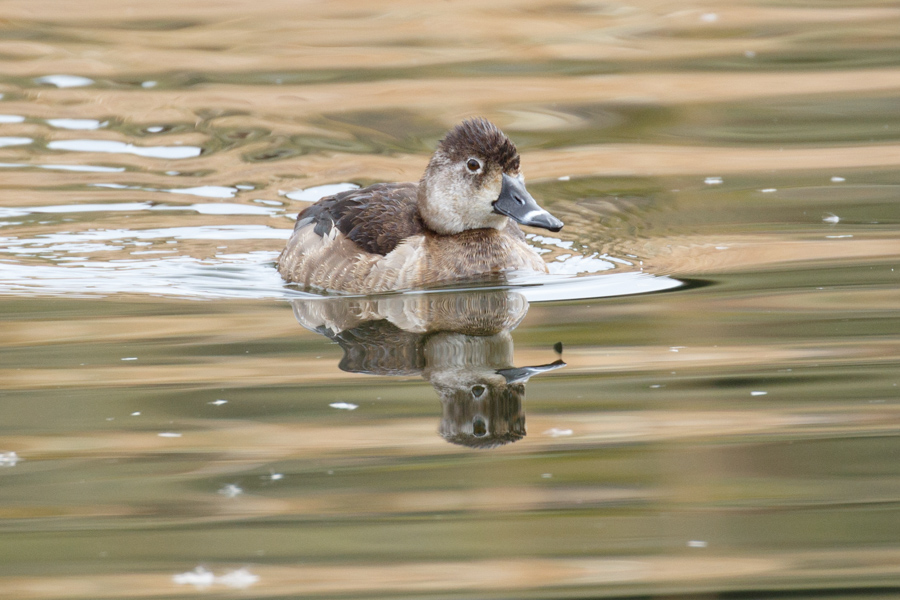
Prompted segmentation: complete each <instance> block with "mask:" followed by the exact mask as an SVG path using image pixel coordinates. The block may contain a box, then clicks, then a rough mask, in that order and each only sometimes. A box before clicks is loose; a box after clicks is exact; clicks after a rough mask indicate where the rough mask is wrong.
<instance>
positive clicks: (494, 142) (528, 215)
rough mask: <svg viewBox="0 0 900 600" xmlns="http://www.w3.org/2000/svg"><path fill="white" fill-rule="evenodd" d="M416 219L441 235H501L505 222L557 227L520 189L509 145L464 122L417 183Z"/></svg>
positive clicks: (478, 122)
mask: <svg viewBox="0 0 900 600" xmlns="http://www.w3.org/2000/svg"><path fill="white" fill-rule="evenodd" d="M418 204H419V214H420V215H421V216H422V219H423V221H424V222H425V224H426V225H427V226H428V228H429V229H431V230H432V231H435V232H437V233H440V234H444V235H451V234H458V233H461V232H463V231H466V230H469V229H482V228H494V229H503V228H504V227H505V226H506V224H507V217H511V218H512V219H514V220H516V221H518V222H519V223H522V224H524V225H530V226H533V227H543V228H545V229H549V230H551V231H559V230H560V229H561V228H562V226H563V224H562V221H560V220H559V219H557V218H556V217H554V216H553V215H551V214H550V213H548V212H547V211H546V210H544V209H543V208H541V207H540V206H538V205H537V203H536V202H535V200H534V198H532V197H531V194H529V193H528V191H527V190H526V189H525V183H524V180H523V179H522V175H521V173H520V171H519V153H518V151H517V150H516V147H515V145H514V144H513V143H512V142H511V141H510V139H509V138H508V137H506V135H505V134H504V133H503V132H502V131H500V130H499V129H498V128H497V127H496V126H495V125H494V124H493V123H491V122H490V121H487V120H485V119H469V120H468V121H464V122H463V123H461V124H459V125H457V126H456V127H454V128H453V129H452V130H450V132H449V133H448V134H447V135H446V136H445V137H444V139H443V140H441V143H440V144H439V145H438V147H437V149H436V150H435V152H434V155H433V156H432V157H431V161H430V162H429V163H428V168H427V169H426V170H425V174H424V176H423V177H422V181H421V182H420V183H419V193H418Z"/></svg>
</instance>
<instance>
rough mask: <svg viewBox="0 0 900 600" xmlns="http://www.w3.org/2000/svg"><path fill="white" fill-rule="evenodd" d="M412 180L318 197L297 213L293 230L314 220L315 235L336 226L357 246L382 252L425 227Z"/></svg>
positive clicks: (326, 232)
mask: <svg viewBox="0 0 900 600" xmlns="http://www.w3.org/2000/svg"><path fill="white" fill-rule="evenodd" d="M417 193H418V186H417V185H416V184H414V183H377V184H375V185H370V186H369V187H367V188H363V189H361V190H350V191H347V192H341V193H340V194H335V195H334V196H328V197H326V198H322V199H321V200H319V201H318V202H316V203H315V204H313V205H312V206H308V207H307V208H306V209H305V210H303V212H301V213H300V214H299V215H298V216H297V223H296V225H294V230H297V229H299V228H301V227H304V226H306V225H308V224H309V223H315V229H314V231H315V232H316V234H317V235H319V236H325V235H328V234H329V232H331V230H332V228H334V227H337V228H338V230H339V231H340V232H341V233H343V234H344V235H345V236H347V237H348V238H350V239H351V240H353V242H354V243H356V244H357V245H358V246H359V247H360V248H362V249H363V250H365V251H366V252H371V253H372V254H381V255H386V254H387V253H388V252H390V251H391V250H393V249H394V248H396V247H397V244H399V243H400V242H402V241H403V240H404V239H406V238H408V237H411V236H414V235H418V234H420V233H422V231H423V230H424V229H425V226H424V224H423V223H422V219H421V218H420V217H419V209H418V207H417V205H416V194H417Z"/></svg>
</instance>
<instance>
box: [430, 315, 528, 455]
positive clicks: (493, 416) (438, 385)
mask: <svg viewBox="0 0 900 600" xmlns="http://www.w3.org/2000/svg"><path fill="white" fill-rule="evenodd" d="M424 354H425V356H426V357H427V361H426V366H425V368H424V369H423V372H422V376H423V377H424V378H425V379H427V380H428V382H429V383H431V385H432V386H434V389H435V390H436V391H437V393H438V395H439V396H440V398H441V405H442V407H443V416H442V418H441V425H440V433H441V436H442V437H443V438H444V439H446V440H447V441H449V442H452V443H454V444H460V445H464V446H470V447H473V448H490V447H493V446H499V445H502V444H508V443H509V442H514V441H516V440H519V439H521V438H523V437H524V436H525V412H524V410H523V408H522V401H523V400H524V399H525V385H524V383H523V382H515V383H512V384H511V383H509V382H508V381H507V379H506V377H504V376H503V375H502V374H501V373H500V372H498V371H499V370H501V369H503V368H505V367H508V366H509V365H511V364H512V360H513V341H512V335H510V333H509V331H501V332H500V333H497V334H494V335H486V336H473V335H465V334H460V333H453V332H441V333H436V334H433V335H431V336H429V337H428V339H427V340H426V341H425V346H424Z"/></svg>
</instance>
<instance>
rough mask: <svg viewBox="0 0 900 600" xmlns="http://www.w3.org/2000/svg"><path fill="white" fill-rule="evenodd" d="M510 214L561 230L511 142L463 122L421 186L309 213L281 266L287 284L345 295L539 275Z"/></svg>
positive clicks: (336, 200) (398, 187) (348, 196)
mask: <svg viewBox="0 0 900 600" xmlns="http://www.w3.org/2000/svg"><path fill="white" fill-rule="evenodd" d="M509 217H512V218H513V219H515V220H517V221H519V222H520V223H523V224H526V225H534V226H538V227H544V228H546V229H550V230H552V231H558V230H559V229H560V228H561V227H562V222H560V221H559V220H558V219H556V218H554V217H553V216H552V215H550V213H548V212H547V211H545V210H543V209H541V208H540V207H538V206H537V204H536V203H535V201H534V199H533V198H531V196H530V195H529V194H528V192H527V191H526V190H525V186H524V183H523V181H522V178H521V175H520V174H519V156H518V153H517V152H516V150H515V146H513V145H512V142H510V141H509V139H508V138H507V137H506V136H505V135H504V134H503V133H502V132H500V130H499V129H497V128H496V127H495V126H493V125H492V124H490V123H489V122H487V121H484V120H480V119H479V120H471V121H466V122H464V123H463V124H461V125H459V126H458V127H456V128H455V129H453V130H452V131H451V132H450V133H449V134H448V135H447V137H445V138H444V140H443V141H442V142H441V144H440V145H439V146H438V149H437V151H436V152H435V154H434V156H433V157H432V159H431V162H430V163H429V165H428V169H427V170H426V172H425V175H424V176H423V178H422V180H421V181H420V182H419V183H418V184H415V183H380V184H376V185H372V186H369V187H367V188H363V189H360V190H353V191H349V192H342V193H340V194H336V195H334V196H328V197H326V198H323V199H321V200H319V201H318V202H316V203H315V204H313V205H312V206H309V207H307V208H306V209H305V210H304V211H303V212H301V213H300V214H299V216H298V217H297V222H296V224H295V226H294V233H293V235H292V236H291V238H290V240H289V241H288V243H287V247H286V248H285V249H284V251H283V252H282V253H281V257H280V258H279V261H278V270H279V272H280V273H281V275H282V277H284V278H285V279H286V280H288V281H292V282H295V283H300V284H303V285H305V286H308V287H313V288H319V289H325V290H332V291H339V292H349V293H377V292H386V291H392V290H400V289H409V288H421V287H428V286H434V285H438V284H444V283H454V282H461V281H470V280H476V279H481V278H485V277H491V276H498V275H500V274H502V273H503V272H506V271H514V270H531V271H538V272H546V271H547V267H546V265H545V264H544V261H543V259H541V257H540V256H539V255H538V254H537V253H536V252H535V251H534V249H533V248H531V247H530V246H529V245H528V244H527V243H526V242H525V236H524V235H523V234H522V231H521V230H520V229H519V227H518V225H516V223H514V222H513V221H511V220H510V218H509Z"/></svg>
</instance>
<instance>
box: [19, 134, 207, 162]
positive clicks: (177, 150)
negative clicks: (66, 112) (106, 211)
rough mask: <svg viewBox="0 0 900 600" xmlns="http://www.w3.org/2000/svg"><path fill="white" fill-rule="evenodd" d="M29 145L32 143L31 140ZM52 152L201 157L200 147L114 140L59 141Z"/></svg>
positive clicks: (55, 143) (48, 146)
mask: <svg viewBox="0 0 900 600" xmlns="http://www.w3.org/2000/svg"><path fill="white" fill-rule="evenodd" d="M23 139H27V138H23ZM28 143H31V141H30V140H29V142H28ZM47 148H49V149H51V150H67V151H70V152H106V153H110V154H134V155H136V156H143V157H147V158H166V159H181V158H193V157H195V156H200V152H201V148H199V147H198V146H135V145H134V144H126V143H125V142H116V141H114V140H57V141H54V142H50V143H48V144H47Z"/></svg>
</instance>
